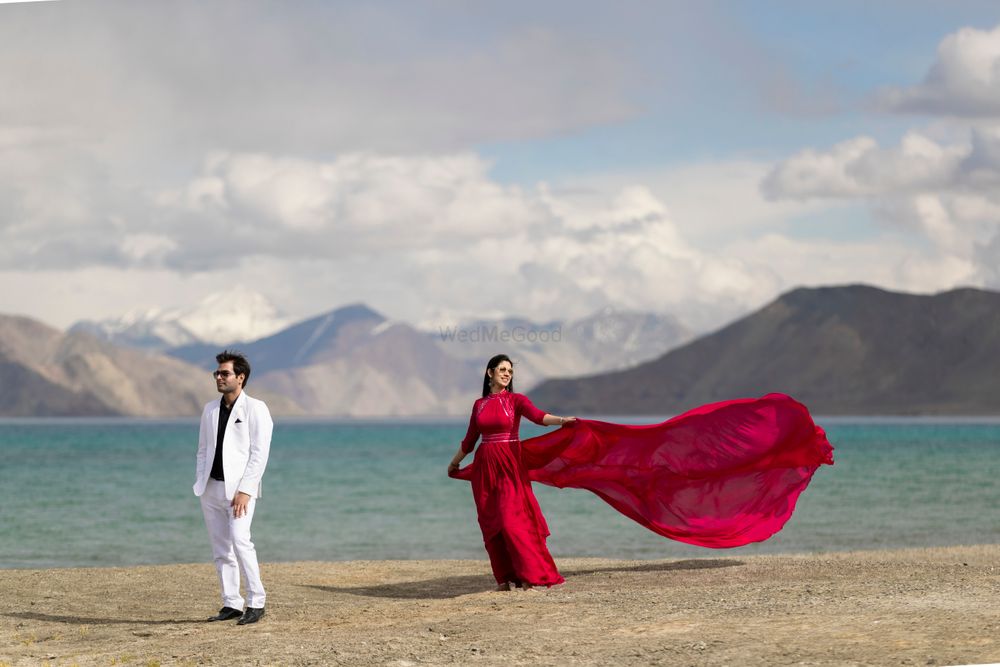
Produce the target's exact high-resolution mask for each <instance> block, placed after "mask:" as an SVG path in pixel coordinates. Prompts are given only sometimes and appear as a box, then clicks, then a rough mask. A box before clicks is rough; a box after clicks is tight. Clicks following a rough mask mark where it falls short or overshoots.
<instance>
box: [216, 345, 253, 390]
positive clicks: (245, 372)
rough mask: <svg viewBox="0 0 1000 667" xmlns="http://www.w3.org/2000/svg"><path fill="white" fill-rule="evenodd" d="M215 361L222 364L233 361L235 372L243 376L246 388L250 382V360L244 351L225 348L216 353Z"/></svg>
mask: <svg viewBox="0 0 1000 667" xmlns="http://www.w3.org/2000/svg"><path fill="white" fill-rule="evenodd" d="M215 361H216V362H217V363H220V364H224V363H226V362H227V361H231V362H233V372H234V373H236V374H237V375H242V376H243V388H244V389H246V387H247V383H248V382H250V362H249V361H247V358H246V357H244V356H243V353H242V352H237V351H236V350H232V351H229V350H223V351H222V352H219V353H218V354H217V355H215Z"/></svg>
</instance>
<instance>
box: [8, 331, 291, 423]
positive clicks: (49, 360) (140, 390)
mask: <svg viewBox="0 0 1000 667" xmlns="http://www.w3.org/2000/svg"><path fill="white" fill-rule="evenodd" d="M216 396H218V394H217V393H216V392H215V384H214V382H213V381H212V379H211V377H210V376H209V375H208V374H207V373H205V372H204V370H202V369H200V368H198V367H195V366H192V365H190V364H186V363H184V362H182V361H179V360H177V359H172V358H170V357H165V356H163V355H158V354H153V353H149V352H143V351H141V350H135V349H131V348H122V347H116V346H115V345H112V344H110V343H107V342H104V341H101V340H98V339H96V338H94V337H93V336H90V335H89V334H85V333H80V332H72V333H63V332H61V331H59V330H57V329H53V328H51V327H48V326H46V325H44V324H42V323H40V322H37V321H35V320H32V319H29V318H26V317H16V316H6V315H0V415H2V416H5V417H52V416H133V417H181V416H183V417H192V418H197V416H198V415H199V414H201V408H202V406H203V405H204V404H205V402H206V401H209V400H211V399H212V398H213V397H216ZM268 398H270V402H272V403H273V408H272V409H274V410H275V411H276V412H278V413H288V412H296V409H295V407H294V406H293V405H291V404H290V403H288V402H287V401H282V399H280V398H278V397H268Z"/></svg>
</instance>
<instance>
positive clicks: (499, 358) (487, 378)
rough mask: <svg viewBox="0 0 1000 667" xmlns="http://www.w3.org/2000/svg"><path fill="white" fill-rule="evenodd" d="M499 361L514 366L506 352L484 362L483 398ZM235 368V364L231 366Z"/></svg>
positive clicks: (512, 385)
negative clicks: (491, 374) (491, 373)
mask: <svg viewBox="0 0 1000 667" xmlns="http://www.w3.org/2000/svg"><path fill="white" fill-rule="evenodd" d="M501 361H506V362H507V363H508V364H510V367H511V368H512V369H513V368H514V362H513V361H511V360H510V357H508V356H507V355H506V354H498V355H497V356H495V357H493V358H492V359H490V360H489V361H488V362H487V363H486V373H484V374H483V398H486V397H487V396H489V395H490V371H493V370H496V368H497V366H499V365H500V362H501ZM233 368H235V366H233ZM507 391H509V392H510V393H512V394H513V393H514V378H513V377H511V378H510V384H508V385H507Z"/></svg>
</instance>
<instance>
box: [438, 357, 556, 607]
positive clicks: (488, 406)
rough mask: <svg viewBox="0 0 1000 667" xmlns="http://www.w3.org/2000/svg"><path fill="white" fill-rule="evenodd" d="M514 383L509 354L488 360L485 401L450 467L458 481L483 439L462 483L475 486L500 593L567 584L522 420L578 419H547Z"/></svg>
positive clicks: (547, 423)
mask: <svg viewBox="0 0 1000 667" xmlns="http://www.w3.org/2000/svg"><path fill="white" fill-rule="evenodd" d="M513 378H514V366H513V364H512V362H511V360H510V358H509V357H508V356H507V355H505V354H498V355H497V356H495V357H493V358H492V359H490V361H489V363H488V364H487V365H486V374H485V375H484V376H483V396H482V398H480V399H479V400H477V401H476V402H475V404H474V405H473V406H472V416H471V417H470V418H469V430H468V431H467V432H466V434H465V438H464V439H463V440H462V444H461V446H460V447H459V448H458V451H457V452H456V453H455V456H454V457H453V458H452V460H451V464H449V466H448V474H449V475H452V476H455V475H456V474H457V473H458V466H459V464H460V463H461V462H462V459H464V458H465V456H466V454H468V453H469V452H471V451H472V450H473V448H474V447H475V445H476V440H478V439H479V437H480V436H482V440H483V441H482V444H480V446H479V449H478V450H477V451H476V455H475V458H474V460H473V463H472V465H471V466H469V468H467V469H466V471H465V472H466V474H465V475H464V478H465V479H468V480H469V481H471V482H472V495H473V497H474V498H475V501H476V510H477V512H478V514H479V527H480V528H481V529H482V531H483V541H484V542H485V543H486V552H487V553H488V554H489V556H490V565H492V567H493V576H494V577H495V578H496V580H497V590H498V591H509V590H510V585H511V584H514V585H517V586H521V587H523V588H526V589H527V588H531V587H532V586H552V585H554V584H561V583H562V582H563V578H562V576H561V575H560V574H559V571H558V570H557V569H556V564H555V563H554V562H553V561H552V556H551V555H549V550H548V548H547V547H546V546H545V538H547V537H548V536H549V528H548V526H547V525H546V523H545V517H544V516H542V510H541V509H540V508H539V507H538V501H537V500H535V494H534V493H532V491H531V481H530V480H529V479H528V471H527V470H526V469H525V467H524V465H523V463H522V461H521V441H520V440H519V439H518V428H519V426H520V424H521V417H522V416H523V417H527V418H528V419H530V420H531V421H533V422H535V423H536V424H541V425H543V426H554V425H556V424H566V423H569V422H572V421H574V418H573V417H557V416H555V415H549V414H545V413H544V412H542V411H541V410H539V409H538V408H536V407H535V406H534V405H532V403H531V401H530V400H528V397H527V396H524V395H522V394H515V393H514V382H513Z"/></svg>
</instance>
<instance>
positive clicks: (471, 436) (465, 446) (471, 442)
mask: <svg viewBox="0 0 1000 667" xmlns="http://www.w3.org/2000/svg"><path fill="white" fill-rule="evenodd" d="M478 439H479V427H478V426H476V405H475V403H474V404H473V405H472V414H471V415H469V430H468V431H466V432H465V437H464V438H462V451H463V452H465V453H466V454H468V453H469V452H471V451H472V450H473V449H475V447H476V440H478Z"/></svg>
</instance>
